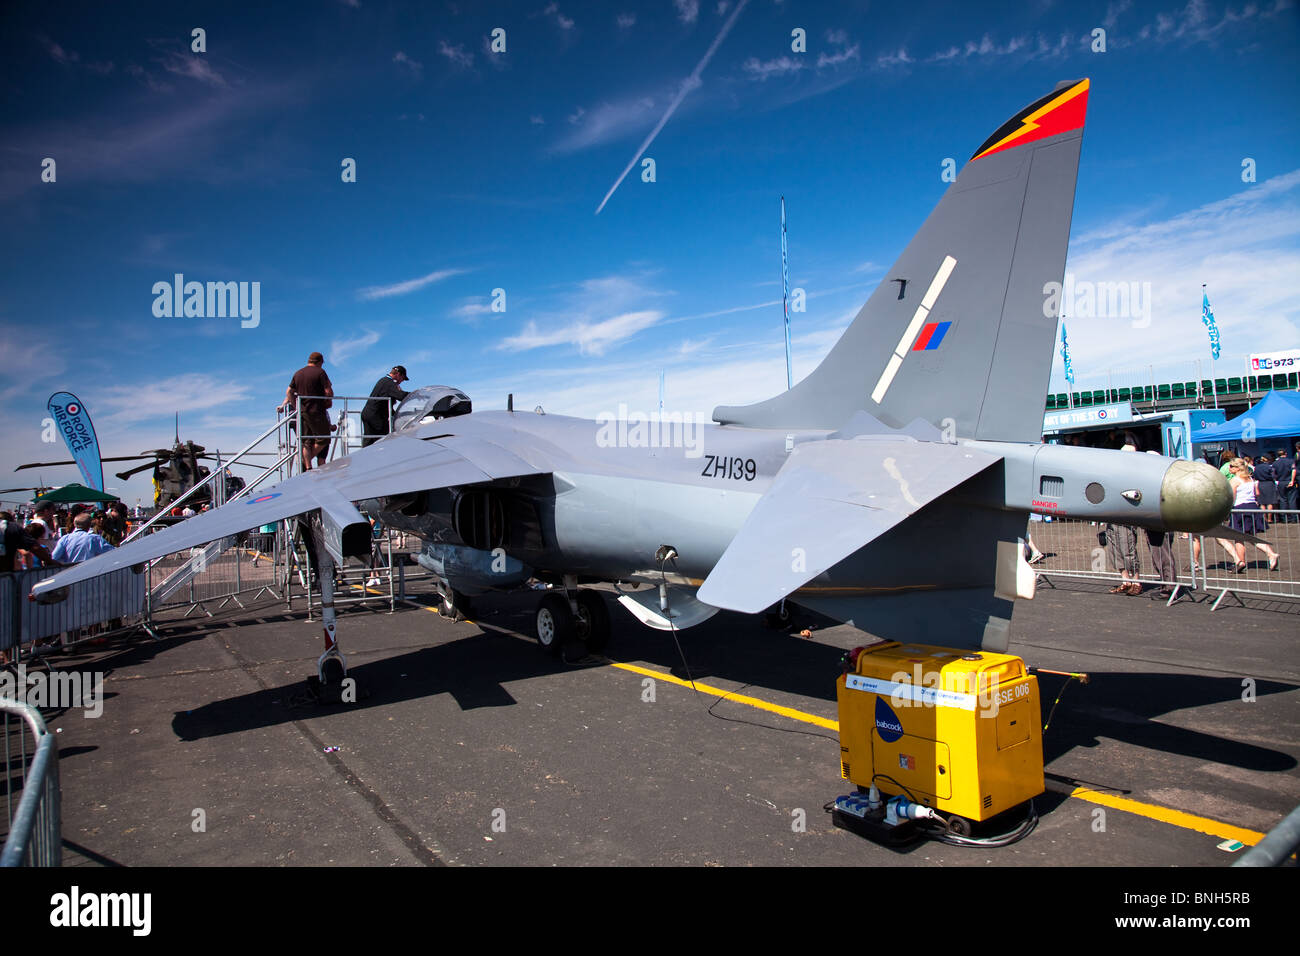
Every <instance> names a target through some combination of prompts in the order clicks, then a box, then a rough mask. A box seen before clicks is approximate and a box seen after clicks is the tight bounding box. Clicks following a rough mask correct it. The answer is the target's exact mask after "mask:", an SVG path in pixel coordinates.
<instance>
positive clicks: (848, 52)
mask: <svg viewBox="0 0 1300 956" xmlns="http://www.w3.org/2000/svg"><path fill="white" fill-rule="evenodd" d="M900 52H902V53H903V54H904V55H906V51H900ZM857 58H858V45H857V44H856V43H855V44H853V46H851V47H848V48H846V49H843V50H837V51H835V52H834V53H819V54H817V69H819V70H820V69H821V68H822V67H826V66H839V65H840V64H841V63H847V62H848V61H849V60H856V59H857ZM908 62H910V61H908Z"/></svg>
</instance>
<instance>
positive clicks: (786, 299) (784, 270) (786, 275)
mask: <svg viewBox="0 0 1300 956" xmlns="http://www.w3.org/2000/svg"><path fill="white" fill-rule="evenodd" d="M781 290H782V291H781V310H782V312H783V313H784V314H785V387H786V388H793V387H794V369H793V366H792V365H791V362H790V267H789V257H788V255H787V253H786V246H785V197H784V196H782V197H781Z"/></svg>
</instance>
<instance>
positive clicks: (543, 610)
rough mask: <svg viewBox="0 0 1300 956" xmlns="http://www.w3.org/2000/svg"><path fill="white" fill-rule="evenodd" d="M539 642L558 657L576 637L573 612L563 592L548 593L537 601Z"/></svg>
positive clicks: (535, 623)
mask: <svg viewBox="0 0 1300 956" xmlns="http://www.w3.org/2000/svg"><path fill="white" fill-rule="evenodd" d="M534 625H535V629H536V633H537V643H538V644H540V645H541V646H542V649H543V650H546V651H549V652H550V653H552V654H554V655H555V656H556V657H559V656H560V651H561V650H562V649H563V647H564V645H565V644H567V643H568V642H569V641H571V640H572V639H573V637H574V624H573V612H572V611H571V610H569V602H568V601H567V600H566V599H565V598H564V595H562V594H548V595H546V596H545V597H543V598H542V599H541V601H539V602H538V603H537V615H536V618H535V620H534Z"/></svg>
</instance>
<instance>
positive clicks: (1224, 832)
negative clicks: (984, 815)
mask: <svg viewBox="0 0 1300 956" xmlns="http://www.w3.org/2000/svg"><path fill="white" fill-rule="evenodd" d="M610 664H611V665H612V666H614V667H617V668H620V669H621V670H625V671H631V672H632V673H634V674H643V675H645V676H646V677H653V678H655V679H656V680H665V681H668V682H669V683H671V684H677V685H678V686H679V687H685V688H687V689H688V690H689V689H690V686H691V684H690V681H686V680H682V679H681V678H680V677H676V676H674V675H673V674H665V673H663V672H662V671H655V670H651V669H649V668H647V667H638V666H637V665H636V664H624V663H621V662H619V661H610ZM695 690H696V691H697V692H699V693H701V694H714V695H717V696H720V697H724V698H726V699H727V700H732V701H735V702H736V703H738V704H745V705H747V706H749V707H756V708H758V709H759V710H766V711H770V712H771V713H774V714H780V715H781V716H783V717H789V718H790V719H791V720H798V721H802V722H804V723H807V724H815V725H816V726H818V727H824V728H825V729H827V730H833V731H835V732H836V733H839V730H840V725H839V721H835V720H829V719H827V718H825V717H818V716H817V715H816V714H809V713H805V712H804V711H802V710H795V709H794V708H792V707H782V706H780V705H779V704H771V703H768V702H767V701H765V700H760V699H759V698H757V697H748V696H746V695H743V694H733V693H730V692H729V691H725V690H722V689H721V688H719V687H711V686H710V685H708V684H701V683H700V682H699V681H696V682H695ZM1070 796H1071V797H1074V798H1075V799H1077V800H1083V801H1085V802H1087V803H1095V804H1100V805H1101V806H1104V807H1110V808H1111V809H1114V810H1123V811H1125V812H1127V813H1134V814H1137V815H1138V816H1143V817H1146V818H1148V819H1150V820H1156V821H1158V822H1160V823H1166V824H1169V825H1170V826H1175V827H1181V828H1182V829H1185V830H1194V831H1196V832H1197V833H1208V834H1210V835H1211V836H1217V837H1220V838H1222V839H1225V840H1236V841H1237V842H1239V843H1244V844H1245V845H1246V846H1254V845H1255V844H1257V843H1258V842H1259V841H1260V840H1262V839H1264V834H1262V833H1256V832H1255V831H1254V830H1247V829H1245V828H1243V827H1236V826H1233V825H1232V824H1230V823H1221V822H1219V821H1218V820H1211V819H1209V818H1208V817H1199V816H1197V815H1196V814H1194V813H1185V812H1183V811H1182V810H1171V809H1169V808H1168V807H1160V806H1156V805H1155V804H1151V803H1143V802H1142V801H1140V800H1134V799H1132V798H1130V797H1117V796H1114V795H1112V794H1108V793H1101V792H1099V791H1096V790H1090V789H1088V788H1087V787H1075V788H1074V790H1072V791H1071V792H1070Z"/></svg>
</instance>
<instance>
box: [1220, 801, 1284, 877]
mask: <svg viewBox="0 0 1300 956" xmlns="http://www.w3.org/2000/svg"><path fill="white" fill-rule="evenodd" d="M1297 849H1300V807H1296V808H1295V809H1294V810H1292V811H1291V812H1290V813H1288V814H1287V815H1286V816H1285V817H1283V818H1282V822H1281V823H1279V824H1278V825H1277V826H1275V827H1274V828H1273V829H1271V830H1269V831H1268V834H1267V835H1266V836H1265V837H1264V839H1262V840H1260V841H1259V843H1258V844H1257V845H1256V846H1255V847H1254V848H1253V849H1251V850H1250V851H1248V852H1247V853H1246V855H1245V856H1243V857H1242V858H1241V859H1240V860H1238V861H1237V862H1236V863H1234V864H1232V865H1233V866H1286V865H1287V864H1288V862H1289V863H1291V865H1293V866H1294V865H1295V862H1294V857H1295V853H1296V850H1297Z"/></svg>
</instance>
